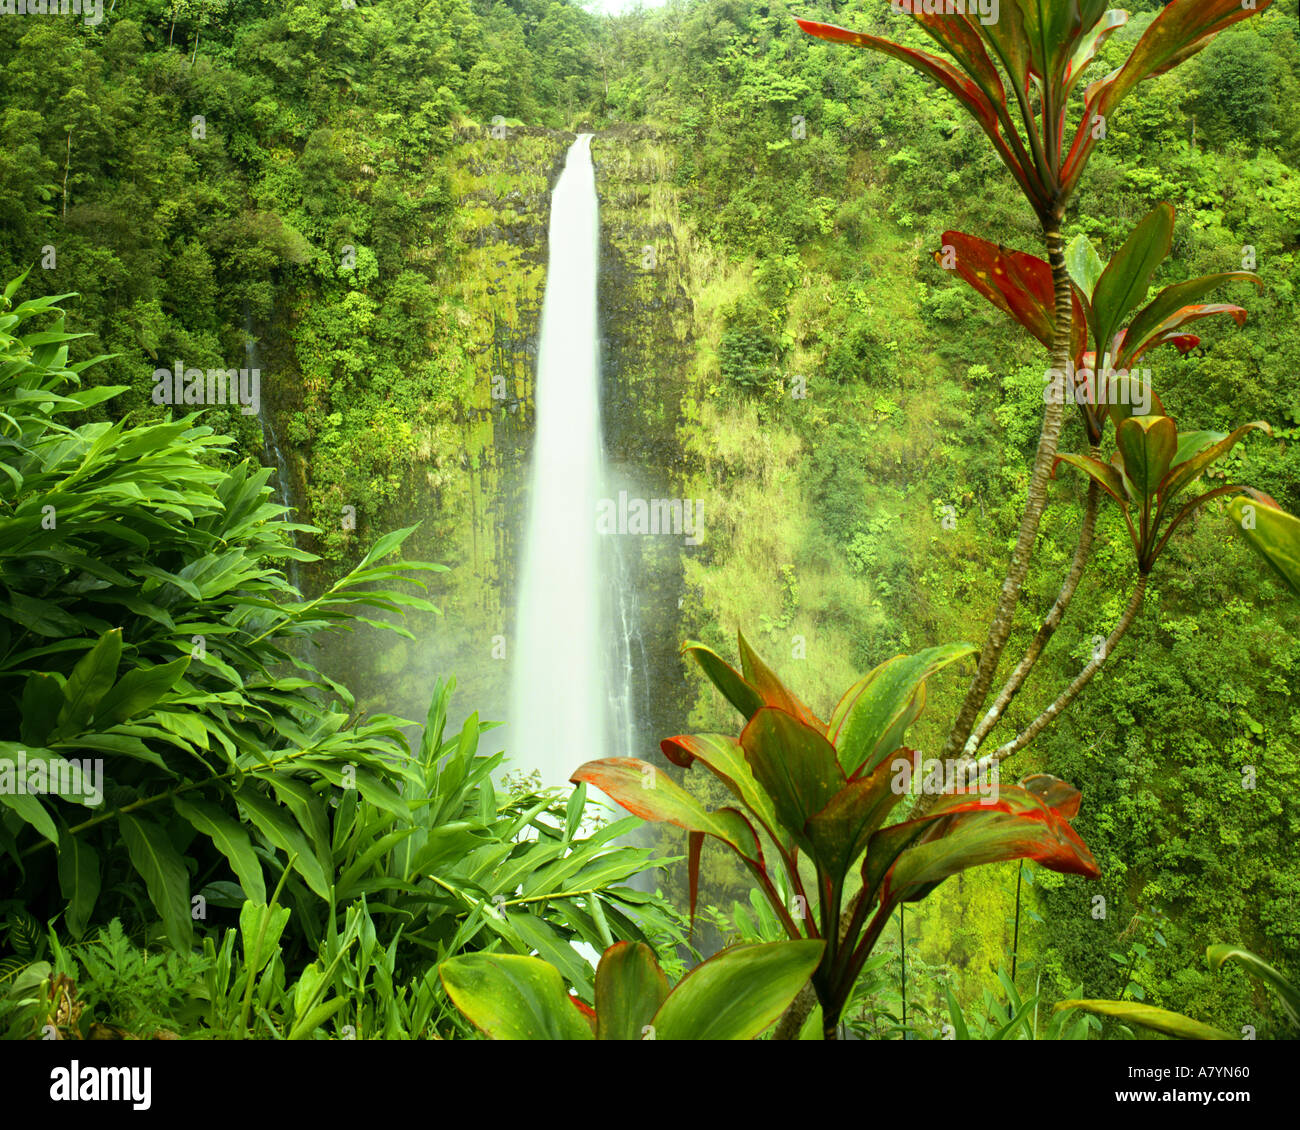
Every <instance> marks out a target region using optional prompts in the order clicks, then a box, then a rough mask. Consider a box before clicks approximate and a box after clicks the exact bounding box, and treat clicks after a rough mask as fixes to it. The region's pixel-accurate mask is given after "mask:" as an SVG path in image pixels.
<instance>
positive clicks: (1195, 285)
mask: <svg viewBox="0 0 1300 1130" xmlns="http://www.w3.org/2000/svg"><path fill="white" fill-rule="evenodd" d="M1230 282H1253V283H1254V284H1255V286H1256V288H1257V289H1258V290H1259V291H1261V292H1262V291H1263V289H1264V281H1263V279H1261V278H1260V277H1259V276H1258V275H1256V274H1253V273H1252V272H1250V271H1224V272H1222V273H1220V274H1217V275H1203V276H1201V277H1200V278H1197V279H1189V280H1188V281H1187V282H1182V283H1175V284H1174V285H1173V286H1167V287H1165V288H1164V290H1162V291H1160V293H1159V294H1157V295H1156V296H1155V298H1153V299H1152V300H1151V301H1150V302H1149V303H1147V305H1146V306H1144V307H1143V308H1142V309H1141V310H1140V311H1139V312H1138V313H1137V315H1136V316H1135V317H1134V318H1133V321H1132V322H1131V323H1130V325H1129V327H1128V331H1127V332H1126V333H1125V334H1124V345H1123V347H1122V348H1121V349H1120V351H1119V352H1120V356H1119V357H1118V358H1117V359H1115V362H1114V364H1115V367H1116V368H1117V369H1122V368H1127V364H1128V361H1129V360H1130V359H1131V358H1135V357H1137V356H1139V355H1140V354H1141V352H1142V347H1143V346H1145V345H1146V344H1147V343H1148V342H1149V341H1151V339H1152V338H1154V337H1156V336H1157V335H1158V334H1160V333H1162V332H1164V331H1166V330H1169V329H1173V328H1176V327H1177V326H1178V325H1181V324H1182V322H1181V321H1180V320H1179V318H1178V314H1179V311H1181V310H1183V308H1184V307H1188V306H1191V305H1193V304H1194V303H1195V302H1196V301H1197V300H1198V299H1200V298H1203V297H1204V296H1205V295H1207V294H1209V293H1210V291H1212V290H1217V289H1218V288H1219V287H1221V286H1223V285H1224V284H1225V283H1230Z"/></svg>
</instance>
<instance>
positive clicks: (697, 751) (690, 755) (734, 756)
mask: <svg viewBox="0 0 1300 1130" xmlns="http://www.w3.org/2000/svg"><path fill="white" fill-rule="evenodd" d="M659 748H660V749H661V750H662V751H663V755H664V756H665V757H666V758H668V760H669V761H671V762H672V763H673V764H674V765H680V766H681V767H682V768H683V769H689V768H690V766H691V764H692V763H693V762H694V761H696V760H699V761H702V762H703V763H704V764H705V765H706V766H707V767H708V768H709V770H710V771H711V772H712V773H713V774H714V776H716V777H718V778H719V779H720V780H721V781H722V783H723V784H724V785H726V786H727V788H728V789H730V790H731V792H732V793H733V794H734V795H735V796H736V797H737V798H738V799H739V800H740V802H741V803H742V804H744V805H745V807H746V808H748V809H749V810H750V811H751V812H752V813H754V815H755V816H756V817H758V819H759V821H760V822H761V823H762V824H763V826H764V827H765V828H766V829H767V830H768V832H769V833H770V834H772V835H777V833H778V829H779V825H778V824H777V819H776V809H775V808H774V807H773V806H772V798H771V797H770V796H768V794H767V793H766V792H765V791H764V790H763V789H762V788H761V787H760V786H759V783H758V782H757V781H756V780H754V773H753V770H752V769H750V767H749V762H747V761H746V760H745V751H744V748H743V747H742V746H741V744H740V742H739V740H737V739H736V738H733V737H731V736H730V735H726V734H678V735H677V736H676V737H673V738H666V739H665V740H664V741H662V742H660V743H659Z"/></svg>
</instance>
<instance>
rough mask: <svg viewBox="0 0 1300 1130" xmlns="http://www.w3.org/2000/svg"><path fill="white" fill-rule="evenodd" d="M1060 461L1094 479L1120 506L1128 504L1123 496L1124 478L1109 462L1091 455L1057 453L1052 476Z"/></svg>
mask: <svg viewBox="0 0 1300 1130" xmlns="http://www.w3.org/2000/svg"><path fill="white" fill-rule="evenodd" d="M1062 463H1064V464H1066V465H1067V466H1069V467H1074V468H1077V469H1078V470H1080V471H1082V472H1083V473H1084V474H1085V475H1087V476H1088V477H1089V478H1090V479H1095V480H1096V481H1097V483H1098V485H1099V486H1100V487H1101V488H1102V489H1103V490H1104V491H1105V492H1106V493H1107V494H1108V495H1110V496H1111V498H1113V499H1114V500H1115V501H1116V502H1118V503H1119V504H1120V506H1127V505H1128V500H1127V498H1126V497H1125V490H1124V479H1123V478H1122V476H1121V475H1120V473H1119V471H1117V470H1116V469H1115V468H1114V467H1112V466H1111V465H1110V464H1109V463H1103V462H1102V461H1101V460H1100V459H1094V458H1092V456H1091V455H1058V456H1057V457H1056V460H1055V462H1053V464H1052V475H1053V477H1055V475H1056V468H1057V467H1059V466H1060V465H1061V464H1062Z"/></svg>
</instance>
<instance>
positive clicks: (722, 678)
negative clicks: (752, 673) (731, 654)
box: [682, 642, 763, 721]
mask: <svg viewBox="0 0 1300 1130" xmlns="http://www.w3.org/2000/svg"><path fill="white" fill-rule="evenodd" d="M682 653H683V654H687V653H689V654H690V655H691V656H693V657H694V659H695V662H696V663H698V664H699V665H700V668H701V670H703V672H704V674H705V675H706V676H708V679H709V682H711V683H712V684H713V685H714V686H715V687H717V688H718V690H720V691H721V692H722V693H723V695H724V696H725V698H726V699H727V701H728V702H729V703H731V705H732V706H734V707H735V708H736V709H737V710H739V711H740V713H741V714H742V715H744V717H745V720H746V721H748V720H749V719H750V718H752V717H753V716H754V711H756V710H757V709H758V708H759V707H760V706H762V705H763V697H762V696H761V695H760V694H759V693H758V691H756V690H755V689H754V688H753V687H751V686H750V685H749V684H748V683H747V682H745V680H744V678H743V677H742V676H741V674H740V672H739V671H737V670H736V669H735V668H734V667H733V666H732V665H731V664H730V663H728V662H727V661H726V660H725V659H723V658H722V657H721V656H720V655H719V654H718V653H717V652H716V651H714V650H713V649H712V648H711V647H705V646H704V644H702V643H693V642H692V643H687V644H686V646H685V647H683V648H682Z"/></svg>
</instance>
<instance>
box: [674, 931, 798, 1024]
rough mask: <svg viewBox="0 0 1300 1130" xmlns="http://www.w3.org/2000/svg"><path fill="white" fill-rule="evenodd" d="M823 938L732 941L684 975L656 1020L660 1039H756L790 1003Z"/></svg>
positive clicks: (796, 994)
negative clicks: (761, 941) (737, 942)
mask: <svg viewBox="0 0 1300 1130" xmlns="http://www.w3.org/2000/svg"><path fill="white" fill-rule="evenodd" d="M823 945H824V943H823V942H820V941H799V942H768V943H764V944H761V945H739V946H729V947H728V948H726V949H724V950H722V952H721V953H718V954H715V955H714V956H713V957H711V958H709V960H708V961H706V962H704V963H703V964H702V965H698V966H696V967H695V968H694V969H693V970H691V972H690V973H688V974H687V975H686V977H685V978H683V980H682V982H681V984H679V985H678V986H677V988H675V989H674V990H673V991H672V992H671V993H670V994H669V995H668V999H667V1000H665V1001H664V1003H663V1005H662V1007H660V1009H659V1011H658V1012H657V1013H656V1014H655V1018H654V1020H653V1022H652V1023H653V1026H654V1036H655V1039H656V1040H752V1039H754V1038H755V1037H756V1036H758V1035H759V1034H760V1033H761V1032H763V1031H764V1030H765V1029H766V1028H767V1027H768V1026H769V1025H771V1024H773V1023H775V1022H776V1020H777V1019H779V1017H780V1016H781V1014H782V1013H783V1012H784V1011H785V1010H786V1009H787V1008H789V1006H790V1004H791V1003H792V1002H793V1001H794V998H795V997H796V996H798V994H799V990H800V989H802V988H803V987H804V985H805V984H807V982H808V978H809V977H811V976H812V974H813V971H814V970H815V969H816V968H817V965H818V963H819V962H820V961H821V956H822V948H823Z"/></svg>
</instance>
